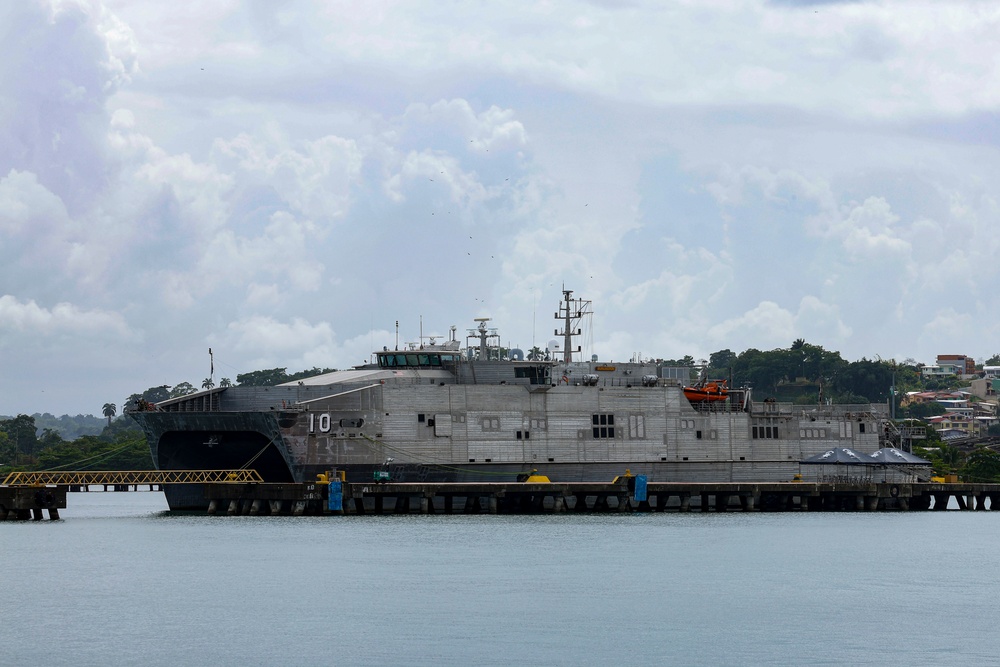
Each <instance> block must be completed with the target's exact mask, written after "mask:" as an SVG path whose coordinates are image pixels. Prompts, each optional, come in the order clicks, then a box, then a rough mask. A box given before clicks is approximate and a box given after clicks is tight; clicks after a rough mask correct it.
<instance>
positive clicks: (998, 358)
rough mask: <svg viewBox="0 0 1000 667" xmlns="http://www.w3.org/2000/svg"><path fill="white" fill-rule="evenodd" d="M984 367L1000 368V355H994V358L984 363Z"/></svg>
mask: <svg viewBox="0 0 1000 667" xmlns="http://www.w3.org/2000/svg"><path fill="white" fill-rule="evenodd" d="M983 366H1000V353H997V354H994V355H993V356H992V357H990V358H989V359H987V360H986V361H984V362H983Z"/></svg>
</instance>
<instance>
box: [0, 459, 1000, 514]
mask: <svg viewBox="0 0 1000 667" xmlns="http://www.w3.org/2000/svg"><path fill="white" fill-rule="evenodd" d="M190 472H191V471H184V474H173V475H169V476H168V475H162V474H159V473H158V474H157V475H156V476H155V479H154V478H153V477H150V476H146V477H130V478H127V479H125V478H121V477H113V478H108V477H100V478H98V477H86V478H84V477H80V476H79V475H78V474H77V473H68V474H65V475H64V476H62V477H40V476H39V477H24V478H21V479H23V480H24V482H23V483H20V484H10V485H0V521H2V520H5V519H11V520H17V519H21V520H23V519H35V520H38V519H41V518H42V516H43V515H42V512H43V510H44V511H47V512H48V513H49V517H50V518H51V519H58V518H59V512H58V511H59V509H63V508H65V507H66V491H67V490H68V489H70V488H72V487H73V486H74V485H77V484H79V483H81V482H90V481H92V480H95V479H100V481H101V482H109V481H110V482H114V483H112V484H110V486H111V489H112V490H127V489H129V488H135V486H134V485H135V484H141V483H150V482H154V481H155V482H158V483H161V484H200V485H201V486H202V488H203V490H204V498H205V501H206V506H207V508H208V512H209V513H210V514H223V513H224V514H231V515H232V514H250V515H272V514H291V515H327V514H409V513H420V514H459V513H491V514H496V513H510V514H518V513H521V514H524V513H539V512H551V513H559V512H664V511H677V512H692V511H697V512H732V511H743V512H755V511H763V512H769V511H779V512H780V511H859V512H875V511H923V510H936V511H943V510H947V509H948V508H949V506H954V507H957V508H958V509H959V510H993V509H997V510H1000V484H972V483H909V484H897V483H875V482H866V483H852V482H837V483H832V482H799V481H795V482H648V481H646V479H645V478H644V477H642V476H635V477H633V476H623V477H620V478H618V480H616V481H614V482H549V483H539V482H534V481H531V482H470V483H454V482H418V483H399V482H389V481H386V482H367V483H357V482H350V483H349V482H343V481H337V480H333V481H326V480H322V481H316V482H305V483H282V484H273V483H265V482H261V481H256V480H259V477H258V476H257V475H256V473H255V472H254V471H248V472H247V471H245V472H246V473H247V474H243V475H234V474H232V473H231V472H230V471H202V472H210V473H211V474H204V475H192V474H189V473H190ZM223 473H224V474H223ZM113 475H118V473H113ZM29 482H30V483H29ZM130 482H131V484H130ZM105 488H107V487H105ZM952 499H954V503H952Z"/></svg>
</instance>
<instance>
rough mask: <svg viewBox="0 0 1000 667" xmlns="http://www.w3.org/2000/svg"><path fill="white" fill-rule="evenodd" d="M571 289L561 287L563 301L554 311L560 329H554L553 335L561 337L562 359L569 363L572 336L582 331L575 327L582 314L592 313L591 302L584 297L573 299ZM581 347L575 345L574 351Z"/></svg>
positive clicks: (571, 350)
mask: <svg viewBox="0 0 1000 667" xmlns="http://www.w3.org/2000/svg"><path fill="white" fill-rule="evenodd" d="M572 297H573V290H568V289H566V288H565V287H564V288H563V301H562V303H560V304H559V312H558V313H556V316H555V317H556V320H561V321H562V323H563V329H562V331H559V330H558V329H556V332H555V335H556V336H562V337H563V361H564V362H565V363H567V364H568V363H570V362H571V361H573V336H579V335H580V334H582V333H583V330H582V329H579V328H576V325H577V324H578V323H579V322H580V320H581V319H582V318H583V316H584V315H593V314H594V313H593V311H592V310H591V302H590V301H586V300H584V299H574V298H572ZM582 349H583V348H581V347H580V346H577V348H576V351H577V352H581V351H582Z"/></svg>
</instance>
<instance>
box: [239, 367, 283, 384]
mask: <svg viewBox="0 0 1000 667" xmlns="http://www.w3.org/2000/svg"><path fill="white" fill-rule="evenodd" d="M287 370H288V369H287V368H269V369H267V370H261V371H253V372H252V373H240V374H238V375H237V376H236V382H237V384H239V385H240V386H241V387H273V386H274V385H278V384H281V383H282V382H287V381H288V373H286V372H285V371H287Z"/></svg>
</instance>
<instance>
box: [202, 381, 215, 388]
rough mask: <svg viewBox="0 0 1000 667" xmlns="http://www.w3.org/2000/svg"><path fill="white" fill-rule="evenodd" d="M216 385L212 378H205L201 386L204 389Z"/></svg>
mask: <svg viewBox="0 0 1000 667" xmlns="http://www.w3.org/2000/svg"><path fill="white" fill-rule="evenodd" d="M214 386H215V383H214V382H212V378H205V379H204V380H202V381H201V388H202V389H211V388H212V387H214Z"/></svg>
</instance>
